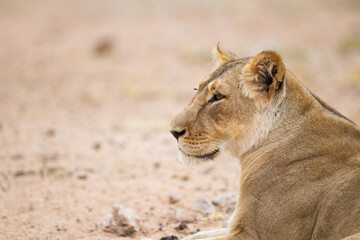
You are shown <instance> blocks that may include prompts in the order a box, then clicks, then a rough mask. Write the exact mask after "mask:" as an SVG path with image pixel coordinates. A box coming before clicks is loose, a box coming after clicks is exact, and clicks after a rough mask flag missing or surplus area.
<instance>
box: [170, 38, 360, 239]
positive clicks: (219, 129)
mask: <svg viewBox="0 0 360 240" xmlns="http://www.w3.org/2000/svg"><path fill="white" fill-rule="evenodd" d="M216 57H217V62H218V65H217V66H218V67H217V69H216V70H215V71H214V72H212V73H211V74H210V75H209V76H208V77H207V78H205V79H204V80H202V81H201V82H200V86H199V88H198V91H197V93H196V94H195V96H194V98H193V99H192V100H191V102H190V104H189V105H188V106H187V107H186V108H185V109H184V110H183V111H182V112H181V113H180V114H179V115H177V116H176V117H175V118H174V120H173V121H172V123H171V133H172V134H173V135H174V136H175V138H176V139H177V142H178V148H179V160H181V161H183V162H186V163H188V164H197V163H200V162H204V161H208V160H212V159H215V158H216V157H217V156H218V155H220V154H221V153H222V152H223V151H229V152H230V153H231V154H232V155H233V156H235V157H236V158H238V159H239V160H240V164H241V169H242V170H241V182H240V192H239V199H238V202H237V206H236V209H235V211H234V213H233V216H232V217H231V219H230V224H229V227H228V228H227V229H218V230H213V231H208V232H200V233H197V234H195V235H193V236H189V237H187V238H185V239H212V240H213V239H218V240H232V239H233V240H236V239H341V238H345V237H348V236H350V235H353V234H356V233H359V232H360V128H359V127H358V126H357V125H355V124H354V123H353V122H352V121H350V120H349V119H347V118H346V117H344V116H343V115H341V114H340V113H339V112H337V111H336V110H334V109H333V108H331V107H330V106H328V105H327V104H326V103H324V102H323V101H322V100H320V99H319V98H318V97H316V96H315V95H314V94H312V93H311V92H310V91H309V90H308V89H307V88H306V87H305V86H304V85H303V84H302V83H301V82H299V81H298V80H297V79H296V78H295V76H294V75H293V73H291V72H290V71H288V70H287V69H285V66H284V63H283V61H282V58H281V57H280V55H279V54H277V53H276V52H273V51H263V52H261V53H259V54H258V55H256V56H255V57H247V58H239V57H237V56H236V55H235V54H233V53H231V52H229V51H226V50H224V49H223V48H222V47H221V46H220V45H218V46H217V48H216Z"/></svg>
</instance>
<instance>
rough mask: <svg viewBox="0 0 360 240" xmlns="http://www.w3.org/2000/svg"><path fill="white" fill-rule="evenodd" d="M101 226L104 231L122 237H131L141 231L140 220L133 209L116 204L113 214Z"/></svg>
mask: <svg viewBox="0 0 360 240" xmlns="http://www.w3.org/2000/svg"><path fill="white" fill-rule="evenodd" d="M100 226H101V228H102V230H103V231H106V232H113V233H117V234H119V235H120V236H129V235H131V234H133V233H135V232H137V231H139V219H138V217H137V216H136V215H135V214H134V211H133V210H132V209H131V208H124V207H123V206H122V205H120V204H114V205H113V207H112V212H111V214H108V215H107V216H106V217H105V218H104V219H103V220H102V222H101V223H100Z"/></svg>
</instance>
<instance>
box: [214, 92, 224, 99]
mask: <svg viewBox="0 0 360 240" xmlns="http://www.w3.org/2000/svg"><path fill="white" fill-rule="evenodd" d="M215 97H216V100H220V99H223V98H224V96H223V95H221V94H220V93H216V94H215Z"/></svg>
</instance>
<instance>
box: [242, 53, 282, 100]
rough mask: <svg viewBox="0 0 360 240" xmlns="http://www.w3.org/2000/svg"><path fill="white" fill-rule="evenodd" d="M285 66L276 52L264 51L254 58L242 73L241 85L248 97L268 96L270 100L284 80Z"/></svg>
mask: <svg viewBox="0 0 360 240" xmlns="http://www.w3.org/2000/svg"><path fill="white" fill-rule="evenodd" d="M284 74H285V66H284V63H283V61H282V58H281V56H280V55H279V54H278V53H276V52H274V51H263V52H261V53H259V54H258V55H256V56H255V57H253V58H252V59H251V60H250V62H249V63H248V64H247V65H245V67H244V68H243V71H242V80H241V82H240V85H241V86H242V91H243V92H244V94H246V95H247V96H249V97H251V98H254V97H256V96H259V95H261V96H264V95H266V97H267V99H268V100H269V99H270V98H271V97H272V96H273V95H274V93H275V91H276V90H277V89H279V88H280V87H281V84H282V82H283V80H284Z"/></svg>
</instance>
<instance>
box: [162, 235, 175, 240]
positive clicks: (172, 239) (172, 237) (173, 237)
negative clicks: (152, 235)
mask: <svg viewBox="0 0 360 240" xmlns="http://www.w3.org/2000/svg"><path fill="white" fill-rule="evenodd" d="M160 240H178V237H177V236H174V235H171V236H166V237H162V238H161V239H160Z"/></svg>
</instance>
